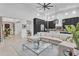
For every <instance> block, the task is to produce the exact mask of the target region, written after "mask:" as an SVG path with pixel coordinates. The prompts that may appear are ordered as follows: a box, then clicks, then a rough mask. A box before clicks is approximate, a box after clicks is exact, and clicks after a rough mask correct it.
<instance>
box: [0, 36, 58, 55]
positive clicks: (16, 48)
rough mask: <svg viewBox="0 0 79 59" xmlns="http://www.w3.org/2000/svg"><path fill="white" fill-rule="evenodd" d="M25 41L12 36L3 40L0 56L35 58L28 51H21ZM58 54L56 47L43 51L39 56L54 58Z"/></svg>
mask: <svg viewBox="0 0 79 59" xmlns="http://www.w3.org/2000/svg"><path fill="white" fill-rule="evenodd" d="M25 41H26V39H22V38H21V37H19V36H13V37H10V38H7V39H4V41H3V42H1V43H0V56H36V55H35V54H34V53H33V52H32V51H30V50H28V49H27V50H25V51H23V50H22V44H23V42H25ZM57 54H58V46H53V47H52V46H50V47H48V48H47V49H46V50H45V51H43V52H42V53H41V54H40V56H56V55H57Z"/></svg>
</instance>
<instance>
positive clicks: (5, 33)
mask: <svg viewBox="0 0 79 59" xmlns="http://www.w3.org/2000/svg"><path fill="white" fill-rule="evenodd" d="M10 32H11V29H10V24H4V36H5V37H8V36H9V35H10Z"/></svg>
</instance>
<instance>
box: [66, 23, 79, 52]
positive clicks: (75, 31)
mask: <svg viewBox="0 0 79 59" xmlns="http://www.w3.org/2000/svg"><path fill="white" fill-rule="evenodd" d="M65 28H66V30H67V32H68V33H71V34H72V36H71V37H69V38H72V39H71V41H72V42H73V43H75V44H76V47H75V49H76V50H79V23H77V25H76V26H74V25H66V26H65ZM69 38H68V39H69ZM68 39H67V40H68ZM77 52H78V51H77Z"/></svg>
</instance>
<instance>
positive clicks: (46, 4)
mask: <svg viewBox="0 0 79 59" xmlns="http://www.w3.org/2000/svg"><path fill="white" fill-rule="evenodd" d="M38 4H39V5H40V7H39V8H41V9H43V10H44V11H45V10H46V9H48V10H49V9H50V8H51V7H53V5H51V3H38Z"/></svg>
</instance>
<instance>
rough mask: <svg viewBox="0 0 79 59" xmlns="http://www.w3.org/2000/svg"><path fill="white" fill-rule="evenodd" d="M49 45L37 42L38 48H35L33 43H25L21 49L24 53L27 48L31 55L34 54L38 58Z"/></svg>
mask: <svg viewBox="0 0 79 59" xmlns="http://www.w3.org/2000/svg"><path fill="white" fill-rule="evenodd" d="M50 45H51V44H50V43H46V42H43V41H40V42H39V47H38V48H35V45H34V43H32V42H26V43H24V44H22V49H23V51H25V48H27V49H29V50H30V51H32V52H33V53H35V54H36V55H37V56H39V55H40V54H41V53H42V52H43V51H45V49H47V48H48V47H49V46H50Z"/></svg>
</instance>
